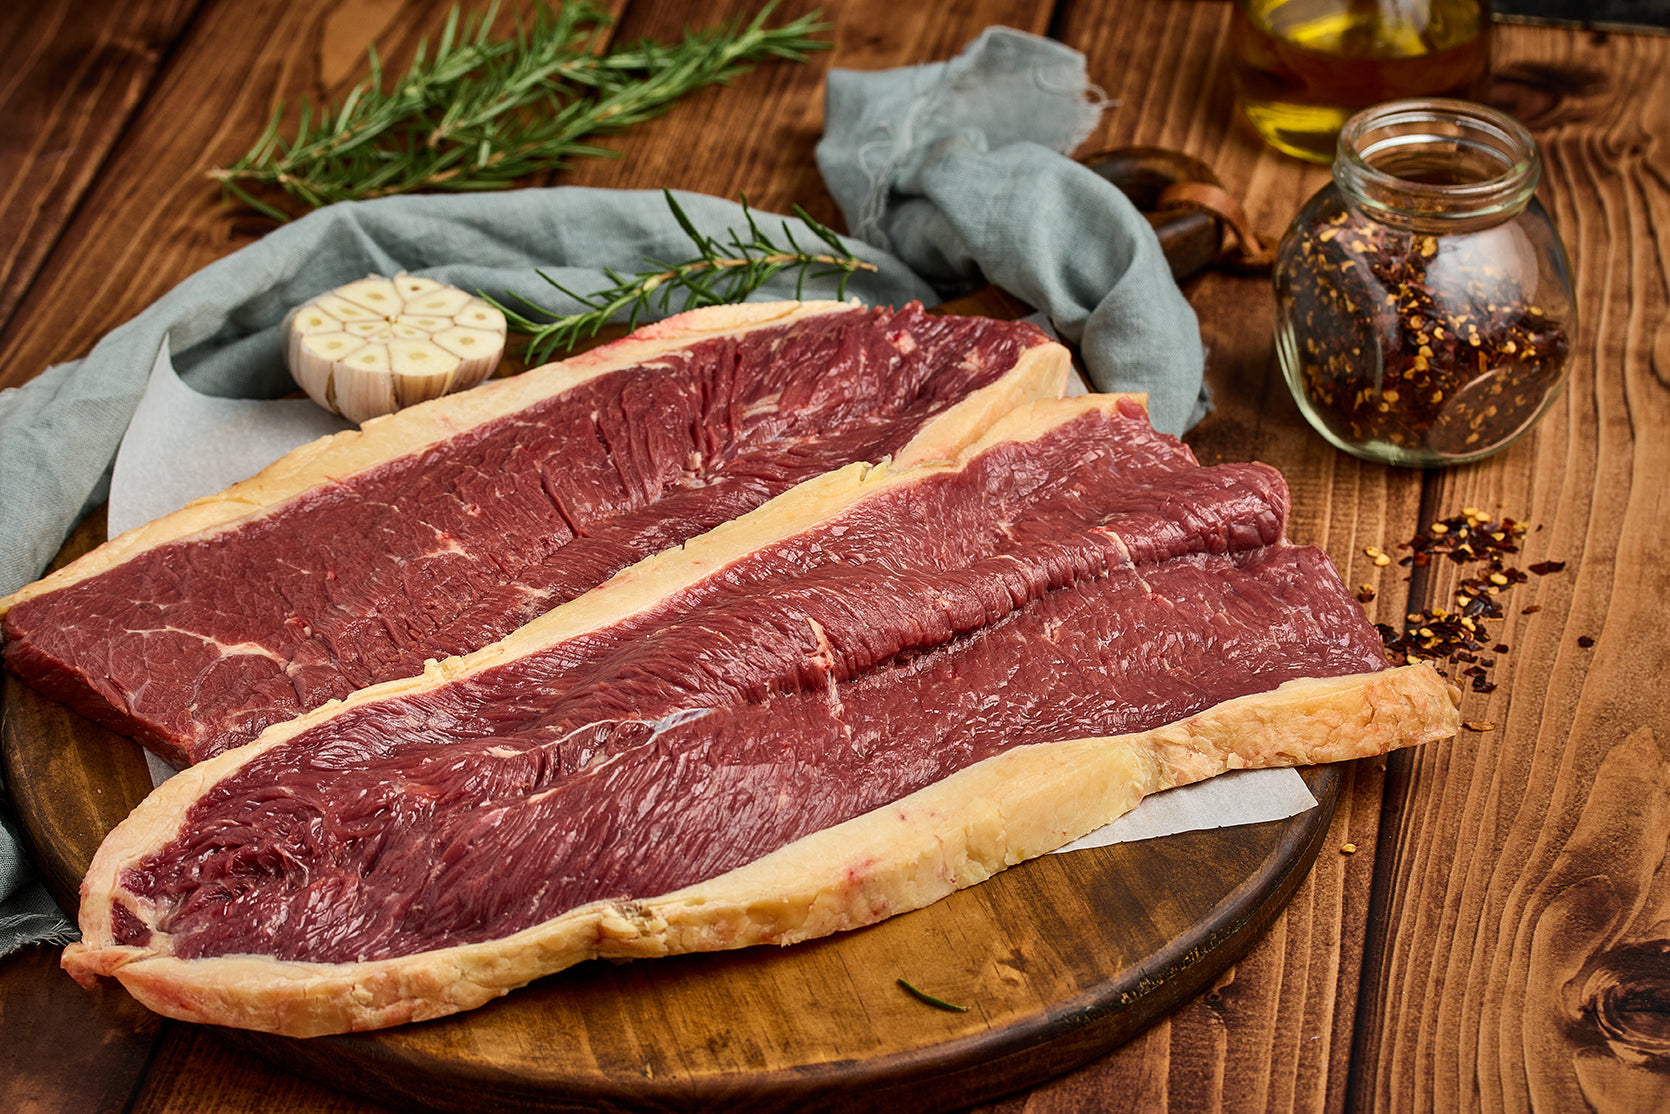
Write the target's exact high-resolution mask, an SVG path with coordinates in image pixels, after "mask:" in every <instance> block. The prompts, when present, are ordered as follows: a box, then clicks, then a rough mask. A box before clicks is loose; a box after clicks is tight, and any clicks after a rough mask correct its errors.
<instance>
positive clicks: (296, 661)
mask: <svg viewBox="0 0 1670 1114" xmlns="http://www.w3.org/2000/svg"><path fill="white" fill-rule="evenodd" d="M1041 339H1042V337H1041V334H1039V333H1038V331H1037V330H1036V329H1034V328H1032V327H1031V326H1029V325H1023V324H1019V323H1013V322H998V321H991V320H987V319H984V318H966V317H936V316H930V315H928V314H926V313H924V312H923V311H922V310H921V307H919V306H911V307H908V308H906V309H904V310H901V311H898V312H896V313H895V312H893V311H887V310H853V311H852V312H850V313H835V314H827V315H823V316H819V317H814V318H810V319H807V320H805V321H802V322H799V323H796V324H793V325H790V326H785V327H777V328H768V329H762V330H757V331H755V332H753V333H750V334H747V335H746V336H744V337H742V338H741V339H713V340H707V341H702V342H699V343H696V344H694V345H692V346H690V347H689V348H686V349H683V350H680V351H677V352H674V353H671V354H668V355H667V356H665V357H663V358H661V359H658V360H657V361H654V363H653V364H652V365H650V366H645V367H637V368H628V369H625V370H623V371H619V372H614V373H611V374H608V375H604V376H602V377H600V378H598V379H595V380H593V381H591V382H589V383H587V384H584V385H582V386H580V387H577V388H575V389H573V390H571V391H568V392H567V393H565V394H562V395H560V396H557V397H555V398H551V399H549V400H546V401H544V402H542V403H540V404H537V405H535V406H533V407H530V408H528V409H527V410H524V411H522V412H520V413H518V414H515V415H513V416H511V417H508V418H504V419H501V420H498V421H494V422H492V423H489V424H486V425H483V426H480V427H477V428H475V429H472V430H469V431H467V432H465V433H463V434H460V435H459V436H457V437H455V438H452V439H450V440H448V441H446V442H445V443H443V444H440V445H437V446H435V447H432V448H430V449H427V450H425V451H423V452H421V453H417V454H414V455H411V456H408V457H403V458H400V459H397V460H393V461H390V462H388V463H386V464H384V465H381V466H379V467H376V468H374V469H371V470H368V471H366V472H363V473H360V474H357V475H354V476H350V477H348V478H346V479H344V480H343V481H342V482H340V483H333V484H325V485H321V486H320V487H318V488H315V489H313V490H310V491H309V492H308V493H306V494H305V495H303V496H301V497H299V498H297V499H295V500H293V501H291V502H289V503H287V504H285V505H283V506H281V507H279V508H277V509H275V510H274V511H273V512H272V513H270V514H268V515H265V516H264V517H262V518H260V519H259V520H256V521H253V522H250V523H248V524H245V525H241V526H239V527H237V528H236V529H234V530H231V531H227V532H222V533H220V534H217V535H215V536H213V537H211V538H208V539H204V540H200V541H191V542H180V543H174V544H169V545H164V546H160V547H158V548H156V549H153V550H150V551H148V552H146V553H143V554H141V555H139V556H137V557H136V558H134V559H133V560H130V561H128V562H126V563H124V564H122V565H120V566H119V567H117V568H115V569H113V570H111V571H109V572H107V573H105V574H103V575H100V576H97V577H94V578H92V579H89V580H87V581H84V582H82V583H80V584H77V585H74V586H72V587H70V588H67V589H64V590H62V591H58V592H54V593H49V594H47V595H43V596H40V597H37V598H35V599H34V600H31V601H28V602H25V603H22V604H19V605H18V606H16V607H15V608H13V609H12V610H11V611H10V612H9V613H8V615H7V616H6V618H5V621H4V636H5V663H6V667H7V668H8V669H10V670H12V671H13V672H14V673H16V674H17V675H18V676H19V677H21V678H22V679H23V680H24V681H26V682H27V683H29V684H30V685H32V686H34V687H35V688H37V689H39V690H40V691H41V692H43V693H44V694H45V695H47V696H49V697H52V698H53V699H56V700H59V701H62V702H64V703H67V704H70V705H71V706H72V707H75V708H76V709H77V710H79V711H81V712H82V713H83V714H84V715H87V716H89V717H91V718H93V719H95V720H97V721H99V722H101V723H103V724H105V725H106V726H109V727H111V728H113V729H114V730H117V731H121V732H123V733H125V734H130V735H133V736H134V737H135V738H137V739H139V740H140V741H141V742H143V743H145V744H146V745H147V746H150V747H151V748H152V749H155V750H157V751H158V752H159V753H161V754H163V755H164V756H165V757H168V758H170V759H171V760H173V761H175V762H176V763H186V762H197V761H201V760H202V759H204V758H206V757H209V756H211V755H214V754H217V753H219V752H221V751H222V750H225V749H226V748H228V747H231V746H235V745H237V744H240V743H244V742H247V741H249V740H250V739H252V738H254V737H255V736H256V735H257V734H259V733H260V731H261V729H262V728H264V727H266V726H267V725H269V724H272V723H276V722H279V721H282V720H287V719H290V718H293V717H294V716H296V715H298V714H300V713H302V712H304V711H307V710H309V709H312V708H315V707H317V706H319V705H320V704H323V703H324V702H325V701H327V700H329V699H332V698H334V697H342V696H346V695H347V694H348V693H350V692H352V691H354V690H355V689H359V688H363V687H365V686H366V685H369V684H373V683H375V682H378V681H385V680H390V679H393V678H397V677H408V676H412V675H414V674H416V673H419V672H421V671H422V669H423V663H424V661H425V659H428V658H436V657H446V656H448V655H452V654H461V653H467V652H469V651H471V650H475V649H478V648H480V647H481V646H484V645H486V644H487V643H489V642H492V641H495V640H496V639H498V638H500V637H502V636H504V635H505V634H507V633H509V632H510V631H512V630H514V629H515V628H517V627H519V626H521V625H522V624H524V623H526V622H527V621H529V620H530V619H532V618H534V617H535V616H538V615H540V614H542V613H544V612H545V611H547V610H549V609H550V608H552V607H554V606H556V605H557V604H560V603H562V602H563V601H564V600H567V599H570V598H572V597H574V596H576V595H579V594H580V593H581V592H583V591H585V590H586V589H588V588H590V587H592V586H594V585H596V584H598V583H600V582H601V581H603V580H604V579H606V578H607V577H609V576H610V575H611V574H613V573H614V572H616V571H618V570H619V569H621V568H624V567H625V566H626V565H629V564H631V563H632V562H634V561H636V560H638V559H639V558H642V557H644V556H647V555H648V554H651V553H654V552H656V551H658V550H661V549H665V548H667V547H668V546H671V545H676V544H678V543H680V542H683V541H685V540H686V539H688V538H690V537H693V536H695V535H696V534H699V533H702V532H703V531H705V530H708V529H710V528H712V527H714V526H716V525H718V524H719V523H721V522H724V521H726V520H728V519H731V518H734V517H736V516H737V515H739V514H742V513H744V512H746V511H748V510H751V509H753V508H754V507H756V506H758V505H760V504H761V503H763V502H765V501H766V500H767V499H769V498H771V497H772V496H773V495H775V494H777V493H779V492H781V491H784V490H786V489H787V488H788V487H790V486H792V485H793V484H795V483H797V482H799V481H801V480H804V479H807V478H809V477H811V476H814V475H817V474H818V473H821V472H824V471H826V470H828V469H830V468H834V467H838V466H840V465H842V464H846V463H848V462H850V461H854V460H879V459H880V458H882V457H884V456H886V455H888V454H890V453H893V452H895V451H897V450H898V449H899V448H901V447H903V446H904V445H905V443H906V442H908V441H909V440H910V438H911V437H912V436H914V435H915V433H916V432H917V431H918V430H919V429H921V427H922V426H923V425H924V424H925V423H926V422H927V420H928V419H930V418H931V417H933V416H934V415H936V414H938V413H940V412H942V411H944V410H945V409H947V408H948V407H950V406H951V405H953V404H954V403H956V402H957V401H959V400H960V399H962V398H963V397H965V396H966V395H968V394H969V393H970V392H971V391H974V390H977V389H978V388H980V387H983V386H986V385H987V384H989V383H991V382H993V381H994V380H996V379H997V378H999V377H1000V376H1001V375H1002V374H1003V373H1004V372H1006V371H1008V370H1009V369H1010V368H1012V367H1013V366H1014V364H1015V361H1016V359H1017V358H1018V356H1019V354H1020V352H1021V351H1023V350H1024V349H1025V348H1027V347H1029V346H1031V345H1033V344H1035V343H1038V342H1039V341H1040V340H1041Z"/></svg>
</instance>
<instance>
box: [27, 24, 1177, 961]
mask: <svg viewBox="0 0 1670 1114" xmlns="http://www.w3.org/2000/svg"><path fill="white" fill-rule="evenodd" d="M1099 111H1100V108H1099V107H1098V105H1097V103H1096V101H1095V99H1094V92H1093V90H1091V89H1090V87H1089V85H1088V82H1087V80H1086V77H1085V67H1084V60H1083V58H1082V56H1080V55H1079V54H1078V53H1077V52H1075V51H1072V50H1069V49H1067V48H1066V47H1063V46H1061V45H1060V44H1057V43H1053V42H1050V41H1048V40H1045V39H1039V38H1036V37H1034V36H1031V35H1025V34H1022V33H1020V32H1016V31H1010V30H1007V29H1003V28H994V29H992V30H990V31H988V32H986V33H985V34H983V35H982V36H981V37H980V38H979V39H977V40H976V41H975V42H974V43H972V44H971V45H970V46H969V48H968V49H967V50H966V51H965V52H964V53H963V54H962V55H961V56H959V57H958V58H956V59H954V60H953V61H951V62H949V63H939V64H934V65H926V66H915V67H908V68H905V69H900V70H892V71H886V72H882V73H870V74H861V73H852V72H847V71H837V72H835V73H833V74H831V75H830V80H829V95H828V113H827V118H826V120H825V137H824V140H823V142H822V143H821V144H820V145H819V147H818V165H819V168H820V169H821V171H822V172H823V175H824V178H825V181H826V182H827V183H828V185H829V189H830V192H831V193H832V194H833V195H834V197H835V199H836V201H837V203H838V204H839V205H840V206H841V209H842V211H843V213H845V214H846V216H847V220H848V222H849V225H850V226H851V228H852V229H853V231H854V234H855V235H856V236H857V237H859V238H860V239H858V240H853V241H849V244H850V247H851V248H852V250H853V252H854V253H855V254H857V255H859V256H860V257H861V258H864V259H866V260H868V261H870V262H873V263H875V264H876V265H877V267H878V268H879V269H878V270H877V271H876V272H875V273H873V274H866V273H860V274H859V275H856V276H855V277H854V278H853V280H852V282H851V284H850V286H849V288H848V293H849V295H855V296H857V297H859V298H861V299H863V300H864V301H865V302H868V303H872V304H899V303H902V302H906V301H909V300H911V299H920V300H922V301H924V302H927V303H929V304H932V303H933V302H935V301H938V300H940V299H941V298H942V297H945V296H950V295H953V294H955V293H959V292H961V291H962V290H964V289H966V288H968V287H969V286H971V285H973V284H975V283H976V282H978V281H980V279H981V276H984V278H985V279H986V280H989V281H992V282H995V283H998V284H1000V285H1002V286H1004V287H1006V288H1007V289H1009V290H1010V291H1012V292H1013V293H1015V294H1016V295H1018V296H1020V297H1021V298H1024V299H1026V300H1027V301H1028V302H1030V303H1031V304H1033V305H1035V306H1037V307H1039V308H1040V309H1042V310H1044V311H1045V312H1047V313H1048V314H1049V315H1050V317H1051V318H1052V320H1053V321H1054V323H1055V325H1056V327H1057V329H1058V330H1059V331H1060V332H1061V333H1062V335H1063V336H1065V337H1066V338H1067V339H1069V340H1071V341H1074V342H1077V343H1078V344H1079V345H1080V347H1081V351H1082V353H1083V356H1084V361H1085V364H1086V366H1087V368H1088V370H1089V373H1090V376H1091V378H1092V380H1093V382H1094V384H1095V385H1096V386H1097V387H1098V388H1100V389H1103V390H1114V389H1119V390H1146V391H1148V392H1150V396H1151V402H1150V405H1151V408H1152V411H1153V415H1154V421H1155V425H1156V426H1158V427H1159V428H1161V429H1165V430H1167V431H1169V432H1172V433H1181V432H1183V430H1184V429H1185V428H1186V427H1187V425H1189V424H1192V421H1193V420H1194V419H1195V418H1196V417H1198V415H1199V413H1200V412H1201V411H1200V406H1201V403H1200V398H1201V394H1200V392H1201V365H1202V357H1201V350H1200V340H1199V332H1198V328H1197V326H1196V323H1195V319H1194V315H1193V313H1192V311H1191V310H1190V309H1189V306H1188V304H1187V303H1186V302H1185V301H1184V300H1183V298H1182V296H1181V295H1180V294H1179V292H1178V290H1177V287H1176V285H1175V284H1174V283H1173V282H1172V280H1171V276H1170V273H1169V271H1168V270H1167V267H1166V263H1165V259H1164V258H1163V256H1162V255H1161V253H1160V250H1159V246H1158V243H1157V242H1156V241H1155V239H1154V236H1153V233H1152V232H1151V230H1150V229H1149V227H1148V225H1147V222H1146V221H1144V220H1143V218H1142V217H1141V215H1140V214H1138V213H1137V212H1136V211H1135V210H1134V209H1133V208H1132V207H1131V205H1130V204H1129V203H1128V202H1127V201H1126V200H1125V198H1124V196H1123V195H1121V194H1120V193H1119V191H1118V190H1116V189H1114V188H1113V187H1112V186H1110V185H1108V184H1107V183H1105V182H1103V181H1102V180H1101V179H1100V178H1098V177H1096V176H1095V175H1094V174H1090V173H1089V172H1087V171H1085V170H1083V169H1082V168H1081V167H1079V166H1077V165H1076V164H1074V163H1073V162H1072V161H1071V160H1070V159H1068V158H1066V157H1065V156H1064V154H1063V152H1066V151H1070V150H1071V149H1072V148H1073V147H1074V146H1076V145H1077V144H1078V143H1080V142H1081V141H1082V140H1083V139H1084V137H1085V136H1086V135H1087V134H1088V133H1089V130H1090V128H1092V127H1093V126H1094V124H1095V121H1096V119H1097V116H1098V113H1099ZM679 203H680V204H681V205H682V206H683V207H684V209H685V211H686V212H687V213H688V214H689V215H690V217H691V218H692V220H693V221H694V222H695V224H696V226H697V227H698V228H700V229H702V230H703V231H704V232H707V233H708V234H710V235H711V234H714V233H717V232H718V231H720V230H722V229H725V228H742V227H743V226H744V222H743V217H742V211H741V209H740V207H739V206H738V205H736V204H734V203H732V202H729V201H725V200H721V199H717V198H711V197H704V196H699V195H693V194H680V195H679ZM771 219H772V220H773V221H775V218H771ZM772 227H773V228H775V224H773V225H772ZM801 239H802V240H804V239H805V237H804V236H802V237H801ZM689 250H690V245H689V241H688V239H687V238H686V237H685V235H684V233H683V232H682V231H681V230H680V228H679V226H678V224H677V222H676V221H675V220H674V218H673V217H672V215H671V213H670V212H669V210H668V208H667V206H666V204H665V203H664V201H663V199H662V197H661V194H660V193H659V192H658V191H644V192H633V191H610V190H593V189H582V188H576V187H563V188H556V189H542V190H522V191H513V192H507V193H492V194H472V195H458V196H444V195H443V196H422V197H404V198H389V199H384V200H379V201H369V202H361V203H350V204H342V205H334V206H331V207H330V208H327V209H323V210H320V211H318V212H315V213H312V214H309V215H308V216H305V217H303V218H301V219H300V220H297V221H295V222H294V223H292V224H289V225H286V226H284V227H283V228H280V229H278V230H277V231H275V232H273V233H271V234H270V235H268V236H266V237H264V238H263V239H261V240H260V241H259V242H257V243H254V244H252V245H250V246H249V247H246V248H244V249H242V250H240V251H238V252H235V253H234V254H232V255H230V256H227V257H226V258H224V259H221V260H219V261H217V262H215V263H213V264H210V265H209V266H208V267H205V268H204V269H203V270H201V271H199V272H198V273H197V274H195V275H192V276H191V277H190V278H187V279H186V280H185V281H184V282H182V283H180V285H178V286H176V287H175V288H174V289H173V290H171V291H169V292H168V293H167V294H166V295H164V296H163V297H162V298H160V299H159V300H158V301H157V302H156V303H154V304H153V305H151V306H150V307H149V308H147V309H146V310H144V311H143V312H142V313H140V314H139V315H138V316H137V317H135V318H134V319H133V320H131V321H129V322H127V323H126V324H124V325H122V326H120V327H119V328H117V329H115V330H113V331H112V332H111V333H110V334H109V335H108V336H106V337H104V338H103V339H102V340H100V341H99V343H98V344H97V345H96V346H95V347H94V348H93V350H92V352H91V353H89V354H88V355H87V357H86V358H84V359H81V360H75V361H72V362H70V363H65V364H59V365H56V366H54V367H51V368H48V369H47V370H46V371H45V372H43V373H42V374H41V375H40V376H38V377H37V378H36V379H34V380H33V381H31V382H29V383H28V384H26V385H24V386H23V387H21V388H17V389H12V390H7V391H4V392H0V506H3V507H5V509H6V517H7V525H8V529H7V530H6V531H4V532H0V595H4V594H6V593H9V592H12V591H14V590H16V589H17V588H19V587H21V586H23V585H24V584H26V583H28V582H29V581H31V580H33V579H35V578H36V577H38V576H39V575H40V573H41V571H42V569H43V568H44V567H45V565H46V564H47V562H48V561H49V560H50V558H51V557H52V555H53V553H54V552H56V550H57V548H58V547H59V545H61V544H62V542H63V539H64V538H65V536H66V535H67V534H68V532H69V530H70V529H71V528H72V527H73V526H74V524H75V523H76V522H77V521H78V520H79V519H80V517H81V516H82V515H84V514H85V513H86V512H87V511H88V510H89V509H90V508H92V507H93V506H96V505H97V504H98V503H99V502H101V501H103V499H104V498H105V495H106V492H107V490H108V484H109V469H110V465H111V461H112V460H113V458H114V457H115V453H116V449H117V446H118V445H119V444H120V442H121V438H122V433H123V431H124V430H125V429H126V427H127V423H128V419H129V418H130V417H131V416H132V414H133V411H134V408H135V406H137V404H138V401H139V398H140V396H141V394H143V392H144V389H145V383H146V377H147V374H148V372H149V370H150V368H151V365H152V362H153V361H154V360H155V358H156V354H157V351H158V349H159V347H160V346H161V344H162V342H163V339H164V337H167V338H168V340H169V343H170V345H171V348H172V352H173V354H174V362H175V367H176V368H178V369H179V371H180V373H181V375H182V377H183V378H184V379H185V381H186V382H188V383H189V384H191V385H192V386H193V387H195V388H197V389H198V390H200V391H203V392H205V393H209V394H217V395H224V396H229V397H247V398H272V397H276V396H278V395H281V394H284V393H286V392H287V391H289V390H291V389H293V385H292V384H291V382H290V381H289V378H288V376H287V374H286V372H285V370H284V367H283V363H282V357H281V352H280V346H279V341H278V333H279V325H280V322H281V320H282V319H283V317H284V314H285V313H286V312H287V311H288V310H289V309H290V308H291V307H292V306H295V305H297V304H298V303H300V302H303V301H305V300H306V299H308V298H310V297H312V296H313V295H315V294H318V293H320V292H321V291H325V290H329V289H332V288H334V287H336V286H339V285H341V284H343V283H345V282H349V281H352V280H353V279H356V278H361V277H364V276H365V275H367V274H372V273H377V274H388V275H392V274H394V273H395V272H396V271H402V270H404V271H408V272H410V273H413V274H419V275H425V276H429V277H432V278H436V279H439V280H441V281H443V282H447V283H451V284H453V285H456V286H460V287H463V288H465V289H468V290H481V291H485V292H487V293H489V294H491V295H493V296H494V297H497V298H500V299H501V300H503V299H504V298H506V297H507V296H508V293H509V292H511V291H516V292H520V293H524V294H527V295H529V296H531V297H535V298H538V299H539V300H540V301H541V303H542V304H548V305H549V306H551V308H552V309H553V310H556V311H557V312H572V311H573V310H574V309H575V308H577V307H575V306H574V305H573V304H572V303H569V302H568V301H567V299H565V298H563V297H562V296H561V295H559V294H557V293H556V291H554V290H551V289H550V288H549V287H547V286H546V285H545V284H544V283H543V282H542V281H541V280H540V279H539V277H538V275H537V274H536V273H535V269H536V268H540V269H543V270H545V271H547V272H549V273H551V274H552V275H553V276H554V277H555V278H556V279H557V280H558V281H559V282H561V283H562V284H563V285H565V286H567V287H569V288H570V289H574V290H580V291H589V290H596V289H601V288H602V287H604V286H606V285H608V280H607V278H606V276H605V275H604V273H603V270H602V269H603V268H604V267H610V268H613V269H615V270H617V271H622V272H628V273H629V272H632V271H635V270H637V269H639V268H640V267H641V266H642V265H643V261H644V260H645V259H646V258H655V259H663V260H668V259H676V258H682V257H684V256H685V255H687V254H688V252H689ZM833 293H834V283H833V280H829V281H826V282H824V283H821V284H814V285H812V286H809V287H808V290H807V296H808V297H820V296H821V297H830V296H833ZM793 294H794V287H793V280H792V278H789V277H787V276H785V277H782V278H779V279H778V280H777V281H775V282H773V283H772V284H771V285H769V286H768V287H766V288H765V289H764V290H762V291H760V292H759V293H757V294H756V295H754V298H755V299H756V300H769V299H772V298H782V297H792V296H793ZM0 898H3V900H0V955H4V954H6V953H7V952H9V951H11V950H13V949H14V948H16V947H18V946H20V945H22V944H25V943H29V942H34V941H47V942H63V941H64V940H66V939H70V938H73V935H74V930H73V929H72V928H71V926H70V924H69V922H68V921H67V920H66V919H65V918H63V917H62V916H61V915H60V914H59V913H58V912H57V910H56V909H55V907H54V906H53V904H52V902H51V900H50V899H49V898H47V897H46V895H45V893H44V891H42V890H41V888H40V886H39V884H38V882H33V881H32V871H31V869H30V867H29V864H28V863H27V861H26V859H25V857H24V855H23V854H22V852H21V850H20V848H19V846H18V844H17V842H16V840H15V839H14V838H13V837H12V834H11V833H10V832H9V831H8V832H0Z"/></svg>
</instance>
